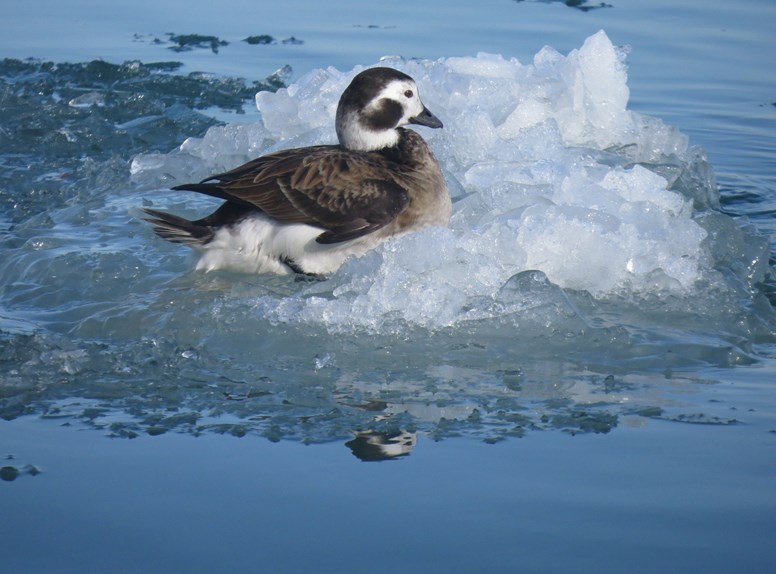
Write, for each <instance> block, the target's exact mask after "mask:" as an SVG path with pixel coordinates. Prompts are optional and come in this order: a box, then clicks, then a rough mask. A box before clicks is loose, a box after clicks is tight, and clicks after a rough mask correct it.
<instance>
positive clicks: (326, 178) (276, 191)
mask: <svg viewBox="0 0 776 574" xmlns="http://www.w3.org/2000/svg"><path fill="white" fill-rule="evenodd" d="M392 167H393V166H392V165H390V162H389V161H387V160H385V159H384V158H383V157H382V156H379V155H371V154H363V153H354V152H349V151H347V150H344V149H342V148H340V147H339V146H317V147H312V148H303V149H293V150H287V151H281V152H278V153H275V154H271V155H268V156H264V157H260V158H258V159H255V160H253V161H251V162H248V163H246V164H244V165H242V166H240V167H238V168H235V169H233V170H231V171H228V172H226V173H222V174H219V175H215V176H213V177H210V178H208V179H206V180H204V181H203V182H202V183H200V184H193V185H184V186H180V187H179V189H190V190H193V191H199V192H202V193H208V194H210V195H215V196H217V197H221V198H222V199H226V200H227V201H232V202H236V203H240V204H249V205H252V206H255V207H258V208H259V209H261V210H262V211H263V212H265V213H266V214H267V215H269V216H270V217H272V218H274V219H277V220H278V221H282V222H285V223H307V224H310V225H315V226H318V227H322V228H324V229H326V230H327V231H325V232H324V233H322V234H321V235H320V236H319V237H318V239H317V241H318V242H319V243H337V242H340V241H346V240H348V239H355V238H356V237H360V236H362V235H366V234H368V233H371V232H372V231H375V230H377V229H380V228H381V227H383V226H385V225H386V224H388V223H389V222H391V221H392V220H393V219H394V218H395V217H396V216H397V215H398V214H399V213H400V212H401V211H402V210H403V209H404V208H405V207H406V206H407V204H408V203H409V198H408V195H407V192H406V190H405V189H404V188H403V187H402V186H401V185H399V184H398V183H397V182H396V181H395V180H394V179H393V178H392V177H391V173H392Z"/></svg>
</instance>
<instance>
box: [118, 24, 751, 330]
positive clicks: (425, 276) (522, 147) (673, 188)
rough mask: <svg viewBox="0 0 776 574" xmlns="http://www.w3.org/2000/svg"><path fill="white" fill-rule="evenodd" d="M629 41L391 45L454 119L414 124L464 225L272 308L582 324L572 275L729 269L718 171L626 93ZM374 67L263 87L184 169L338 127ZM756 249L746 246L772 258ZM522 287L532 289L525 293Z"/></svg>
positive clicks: (373, 325) (615, 286)
mask: <svg viewBox="0 0 776 574" xmlns="http://www.w3.org/2000/svg"><path fill="white" fill-rule="evenodd" d="M625 56H626V50H625V49H622V48H618V47H616V46H614V45H613V44H612V43H611V41H610V40H609V38H608V37H607V36H606V34H605V33H604V32H598V33H597V34H594V35H593V36H591V37H590V38H588V39H587V40H586V41H585V42H584V44H583V46H582V47H581V48H579V49H578V50H573V51H572V52H571V53H569V54H568V55H566V56H564V55H562V54H560V53H558V52H557V51H555V50H553V49H552V48H545V49H543V50H542V51H540V52H539V53H538V54H537V55H536V57H535V58H534V61H533V63H532V64H529V65H524V64H521V63H520V62H518V61H517V60H514V59H506V58H504V57H502V56H498V55H492V54H484V53H481V54H478V55H477V56H475V57H458V58H448V59H442V60H437V61H427V60H411V61H405V60H402V59H400V58H395V57H390V58H386V59H384V60H383V61H382V62H380V65H390V66H393V67H396V68H398V69H401V70H403V71H405V72H406V73H408V74H410V75H411V76H412V77H413V78H415V80H416V81H417V83H418V86H419V90H420V94H421V97H422V98H423V100H424V102H425V103H426V105H427V106H428V107H429V108H430V109H431V110H433V111H434V113H436V114H437V115H439V116H440V117H441V118H442V120H443V121H444V124H445V128H444V129H442V130H428V129H425V128H413V129H418V130H419V131H420V132H421V133H422V135H423V136H424V137H425V138H426V139H427V141H429V143H430V145H431V146H432V148H433V149H434V151H435V153H436V154H437V157H438V158H439V159H440V162H441V164H442V167H443V170H444V172H445V175H446V177H447V178H448V180H449V182H450V187H451V189H453V190H456V192H455V197H456V199H457V201H456V203H455V204H454V214H453V218H452V221H451V225H450V227H449V228H447V229H429V230H425V231H423V232H420V233H417V234H414V235H411V236H407V237H403V238H400V239H397V240H393V241H390V242H388V243H386V244H385V245H383V246H382V247H381V248H378V249H377V250H375V251H374V252H372V253H369V254H367V255H366V256H364V257H362V258H361V259H358V260H353V261H350V262H348V263H347V264H346V265H345V266H344V267H343V268H342V269H341V270H340V271H339V272H338V273H337V274H336V275H335V276H334V277H332V278H331V279H330V280H329V281H326V282H324V283H323V284H319V285H314V286H311V287H307V288H305V289H302V291H301V292H300V293H298V294H297V295H291V296H284V297H281V298H278V297H274V296H271V295H265V296H263V297H260V298H258V299H257V302H256V306H255V309H256V312H257V313H259V314H260V315H262V316H264V317H266V318H267V319H269V320H271V321H272V322H281V323H285V322H292V323H293V322H305V323H315V324H321V325H324V326H325V327H326V328H327V329H330V330H333V331H343V330H344V331H347V330H352V329H356V330H369V331H383V332H385V331H391V330H393V331H397V332H398V331H401V330H402V329H404V328H406V327H407V326H408V325H409V326H413V327H421V328H425V329H431V330H434V329H445V328H448V327H453V326H456V325H461V324H464V323H467V322H471V321H483V320H492V319H496V320H502V319H504V320H505V319H506V318H509V319H508V320H509V321H510V322H515V321H522V322H525V321H529V322H530V321H533V324H538V323H540V322H541V321H540V320H539V318H540V317H542V316H544V317H547V316H548V315H547V312H548V311H547V310H548V309H554V310H555V311H553V313H555V316H556V317H560V316H566V315H565V314H568V317H569V319H568V320H569V321H571V323H570V324H572V323H573V324H574V325H577V326H576V327H573V328H571V330H574V329H576V328H577V327H579V325H581V323H580V324H577V323H575V321H582V319H581V318H580V317H577V316H576V315H575V311H574V310H573V309H572V308H571V307H569V304H568V302H566V301H565V299H564V297H565V296H561V295H563V293H565V292H570V291H571V290H573V291H575V292H586V293H588V294H590V295H591V296H593V297H594V298H598V299H605V298H612V297H618V296H623V295H624V296H626V297H632V296H635V297H640V296H644V295H646V294H651V295H655V294H660V296H662V295H665V294H670V295H672V296H676V297H692V293H693V292H694V290H695V289H697V288H699V285H702V284H704V285H708V282H709V281H710V280H713V281H724V279H722V274H720V273H718V272H717V271H715V270H714V267H715V264H716V263H715V261H718V260H720V259H730V257H731V255H730V253H731V252H730V251H729V250H727V249H724V248H720V247H715V242H716V241H717V236H714V235H711V236H710V235H709V232H708V231H707V229H715V230H716V229H722V228H723V227H724V226H721V225H719V224H717V223H714V222H713V221H712V220H711V219H709V220H707V221H708V223H709V225H707V226H706V228H704V226H703V225H701V224H700V223H699V219H701V220H702V219H703V218H702V217H700V216H699V213H698V212H696V211H695V209H697V208H698V207H703V206H706V205H713V202H714V197H715V194H716V193H717V191H716V189H715V184H714V180H713V175H711V174H710V171H709V168H708V165H707V164H706V163H705V157H704V156H703V154H702V153H700V154H699V152H698V151H697V150H696V149H694V148H690V147H689V145H688V140H687V137H686V136H685V135H683V134H681V133H680V132H679V131H678V130H676V129H675V128H673V127H671V126H667V125H666V124H664V123H663V122H661V121H659V120H657V119H654V118H649V117H646V116H642V115H639V114H637V113H635V112H632V111H630V110H628V109H627V105H628V97H629V90H628V86H627V70H626V65H625ZM361 69H362V68H361V67H357V68H354V69H353V70H351V71H349V72H340V71H338V70H335V69H333V68H328V69H320V70H315V71H313V72H311V73H309V74H307V75H305V76H304V77H302V78H300V80H299V81H298V82H296V83H295V84H293V85H291V86H289V87H288V88H287V89H281V90H278V91H277V92H274V93H271V92H261V93H259V94H257V96H256V102H257V105H258V107H259V109H260V111H261V113H262V123H261V124H260V125H258V126H253V127H248V126H226V127H221V128H212V129H211V130H210V131H209V132H208V133H207V134H206V136H205V137H204V138H201V139H190V140H187V141H186V142H185V143H184V145H182V146H181V149H180V150H179V152H178V153H177V154H174V155H173V156H169V157H168V160H167V163H168V165H167V166H166V167H167V169H168V172H169V169H170V168H171V167H174V166H175V165H176V162H181V161H183V159H182V158H188V159H189V160H190V161H191V162H193V163H194V164H196V166H197V167H198V168H201V167H202V165H210V166H211V167H213V168H214V169H215V168H216V167H217V168H218V169H221V168H222V167H224V168H225V167H230V166H222V165H220V163H221V162H224V161H225V160H224V158H227V159H228V160H229V161H234V164H236V163H237V162H238V159H240V158H241V157H244V156H245V157H246V159H247V156H248V155H250V154H253V155H258V154H260V153H265V152H267V151H272V150H274V149H279V148H283V147H290V146H295V145H312V144H321V143H332V142H334V141H336V136H335V133H334V129H333V126H334V116H335V111H336V106H337V101H338V98H339V95H340V94H341V92H342V90H344V89H345V87H346V86H347V85H348V83H349V82H350V80H351V78H352V77H353V76H354V75H355V74H356V73H358V72H359V71H360V70H361ZM157 159H158V158H155V157H153V158H146V159H145V160H144V162H141V161H138V162H136V163H133V172H138V171H140V172H142V171H144V170H146V171H148V170H152V171H155V172H159V171H160V170H161V168H159V167H157V166H156V164H155V162H156V160H157ZM175 172H176V173H177V172H178V170H177V168H176V170H175ZM693 200H695V203H696V205H695V206H694V204H693ZM720 217H723V218H725V216H720ZM726 221H727V220H726ZM733 226H734V227H735V225H733ZM726 235H727V234H725V235H723V234H718V237H720V238H721V237H725V236H726ZM751 251H752V253H754V252H756V255H751V254H749V252H747V251H746V250H745V249H737V250H736V252H737V253H743V252H746V253H747V254H748V256H749V257H750V258H752V257H754V258H757V259H758V260H760V259H762V253H761V250H758V249H752V250H751ZM744 267H745V266H741V269H739V270H737V271H732V272H731V274H732V275H731V276H737V274H738V275H746V274H748V275H749V276H750V277H751V276H755V275H756V276H761V273H760V272H759V271H756V269H760V268H761V266H758V265H752V266H750V267H749V268H748V270H747V269H744ZM516 278H520V279H516ZM537 278H540V279H541V280H539V279H537ZM738 280H741V281H749V280H747V279H737V281H738ZM515 285H519V286H520V287H519V288H516V287H515ZM527 285H528V286H530V285H532V286H533V287H531V288H529V287H527ZM540 285H543V286H544V287H542V288H538V287H537V286H540ZM548 285H549V286H551V287H547V286H548ZM545 287H546V288H545ZM727 288H728V287H727V286H726V285H724V284H723V285H721V286H720V289H721V290H725V289H727ZM505 293H512V294H513V299H514V301H513V302H512V303H509V304H507V303H506V302H505V299H504V297H505ZM559 293H560V294H561V295H559ZM514 294H517V295H514ZM521 298H525V301H528V300H530V301H533V303H532V304H524V305H519V304H518V303H519V300H520V299H521ZM538 309H542V311H541V312H540V311H538ZM548 320H549V319H548ZM564 321H565V319H564ZM579 328H582V327H579Z"/></svg>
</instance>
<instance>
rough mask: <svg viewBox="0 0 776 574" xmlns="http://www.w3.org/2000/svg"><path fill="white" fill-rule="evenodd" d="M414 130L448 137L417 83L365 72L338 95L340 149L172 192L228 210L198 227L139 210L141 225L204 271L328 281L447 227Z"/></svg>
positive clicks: (291, 154) (441, 187)
mask: <svg viewBox="0 0 776 574" xmlns="http://www.w3.org/2000/svg"><path fill="white" fill-rule="evenodd" d="M410 124H412V125H419V126H425V127H428V128H434V129H436V128H442V127H443V124H442V121H441V120H440V119H439V118H438V117H437V116H435V115H434V114H433V113H432V112H431V111H430V110H429V109H428V108H427V107H426V106H425V105H424V104H423V102H422V101H421V99H420V95H419V94H418V87H417V85H416V83H415V80H413V79H412V77H410V76H409V75H407V74H405V73H403V72H401V71H399V70H396V69H393V68H388V67H373V68H367V69H365V70H363V71H361V72H360V73H358V74H357V75H356V76H354V78H353V79H352V81H351V82H350V84H349V85H348V86H347V88H346V89H345V90H344V91H343V92H342V95H341V96H340V100H339V103H338V105H337V112H336V116H335V127H336V133H337V139H338V141H339V144H337V145H316V146H310V147H301V148H294V149H287V150H283V151H278V152H275V153H270V154H268V155H263V156H261V157H259V158H257V159H254V160H251V161H249V162H247V163H245V164H243V165H241V166H239V167H236V168H234V169H232V170H230V171H227V172H225V173H220V174H217V175H213V176H210V177H208V178H206V179H204V180H202V181H200V182H199V183H186V184H183V185H178V186H175V187H173V188H172V190H174V191H191V192H196V193H201V194H205V195H209V196H212V197H214V198H218V199H221V200H223V203H222V204H221V205H220V206H219V207H218V208H217V209H216V210H215V211H214V212H213V213H211V214H210V215H208V216H206V217H203V218H201V219H197V220H194V221H190V220H188V219H184V218H183V217H180V216H177V215H174V214H172V213H167V212H164V211H160V210H157V209H152V208H144V209H143V211H144V212H145V215H146V216H147V217H145V219H146V221H148V222H149V223H151V224H152V226H153V231H154V232H155V233H156V234H157V235H158V236H159V237H161V238H163V239H166V240H169V241H172V242H174V243H180V244H184V245H187V246H189V247H192V248H194V249H196V250H197V251H199V253H200V258H199V260H198V262H197V264H196V269H197V270H203V271H206V272H207V271H215V270H230V271H238V272H243V273H257V274H261V273H274V274H278V275H289V274H296V275H300V276H311V277H323V278H325V277H328V276H330V275H332V274H333V273H335V272H336V271H337V270H338V269H339V268H340V267H341V266H342V265H343V264H344V262H345V261H346V260H348V259H350V258H352V257H358V256H361V255H363V254H364V253H366V252H367V251H369V250H371V249H374V248H375V247H377V246H378V245H380V244H381V243H383V242H384V241H386V240H388V239H390V238H396V237H400V236H403V235H406V234H408V233H412V232H416V231H418V230H421V229H424V228H427V227H430V226H444V225H447V223H448V222H449V220H450V215H451V212H452V202H451V199H450V193H449V191H448V187H447V183H446V181H445V178H444V176H443V174H442V170H441V169H440V166H439V162H438V161H437V159H436V157H435V156H434V154H433V152H432V151H431V149H430V148H429V146H428V144H427V143H426V141H425V140H424V139H423V137H422V136H421V135H420V134H419V133H418V132H417V131H415V130H414V129H408V128H406V127H404V126H407V125H410Z"/></svg>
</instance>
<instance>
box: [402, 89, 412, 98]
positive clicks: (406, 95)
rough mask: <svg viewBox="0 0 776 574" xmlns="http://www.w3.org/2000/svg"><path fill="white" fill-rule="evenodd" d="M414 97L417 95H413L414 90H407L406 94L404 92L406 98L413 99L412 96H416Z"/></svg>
mask: <svg viewBox="0 0 776 574" xmlns="http://www.w3.org/2000/svg"><path fill="white" fill-rule="evenodd" d="M414 95H415V94H413V93H412V90H407V91H406V92H404V96H405V97H406V98H411V97H412V96H414Z"/></svg>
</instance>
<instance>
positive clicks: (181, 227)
mask: <svg viewBox="0 0 776 574" xmlns="http://www.w3.org/2000/svg"><path fill="white" fill-rule="evenodd" d="M143 211H144V212H145V213H146V215H148V216H149V217H146V218H145V220H146V221H148V222H149V223H151V224H152V225H153V226H154V233H156V234H157V235H158V236H159V237H161V238H162V239H166V240H167V241H172V242H173V243H183V244H184V245H188V246H190V247H201V246H202V245H205V244H207V243H209V242H210V240H211V239H213V228H212V227H210V226H208V225H202V224H200V222H198V221H189V220H188V219H184V218H183V217H178V216H177V215H173V214H171V213H165V212H164V211H157V210H156V209H148V208H143Z"/></svg>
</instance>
